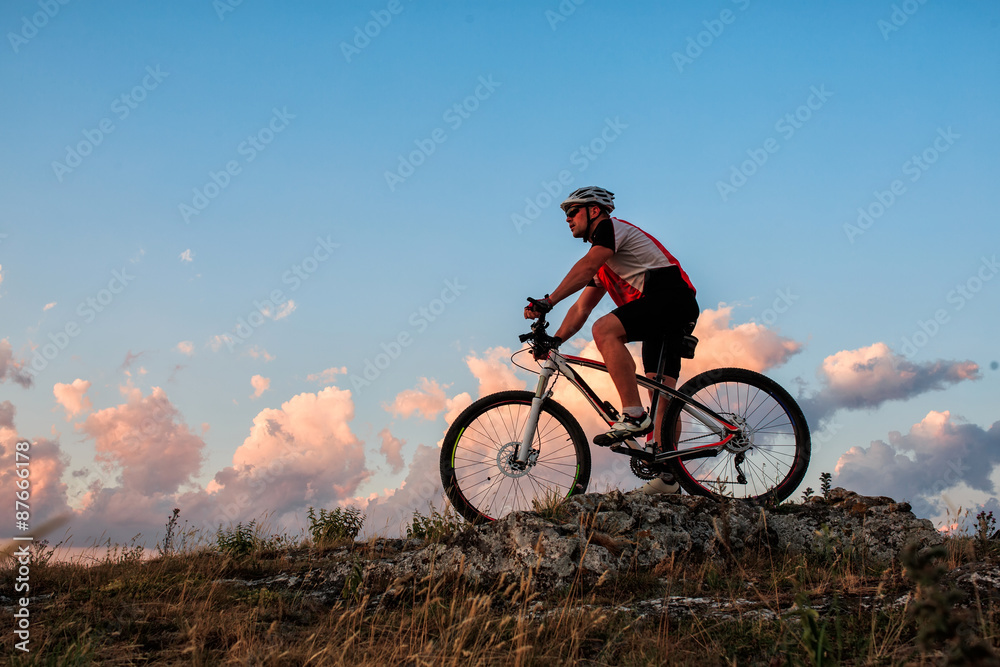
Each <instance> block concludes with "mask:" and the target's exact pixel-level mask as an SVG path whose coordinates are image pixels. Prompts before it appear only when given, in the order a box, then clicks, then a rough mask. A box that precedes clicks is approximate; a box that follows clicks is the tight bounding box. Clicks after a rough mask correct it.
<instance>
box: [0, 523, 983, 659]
mask: <svg viewBox="0 0 1000 667" xmlns="http://www.w3.org/2000/svg"><path fill="white" fill-rule="evenodd" d="M594 535H598V537H597V538H596V539H595V543H597V542H599V541H603V542H608V541H613V540H615V539H620V538H619V537H618V536H608V535H604V534H600V533H596V532H595V533H594ZM963 540H964V541H963ZM124 553H127V552H126V550H124V549H122V550H116V551H115V552H114V555H113V556H111V555H109V556H108V557H106V558H105V559H103V561H102V562H99V563H97V564H89V565H84V564H66V563H55V562H48V563H43V562H38V563H36V564H35V566H33V569H32V573H31V576H32V580H31V581H32V593H33V594H35V595H36V597H35V598H34V599H33V601H32V604H31V621H32V625H31V632H32V635H31V647H32V652H31V653H30V654H23V653H21V652H19V651H16V650H15V649H14V647H13V644H14V641H15V638H14V637H13V636H12V635H11V634H9V633H5V635H4V636H3V639H2V640H0V646H2V648H3V650H4V652H5V653H6V654H7V655H8V656H11V658H10V663H11V664H13V665H34V664H58V665H85V664H93V663H100V664H109V665H133V664H194V665H218V664H256V665H369V664H371V665H397V664H399V665H463V666H465V665H505V666H511V667H513V666H520V665H574V664H587V665H647V664H677V665H734V664H739V665H816V664H838V663H839V664H866V665H867V664H873V665H876V664H878V665H881V664H884V665H895V664H928V665H930V664H943V660H944V656H945V652H946V651H947V650H952V649H953V648H954V646H956V645H957V644H956V643H955V642H957V641H958V639H952V640H948V641H951V643H950V644H948V643H946V642H944V641H943V642H942V644H941V646H940V647H938V648H935V647H933V646H932V647H920V646H918V644H917V639H916V638H917V634H918V632H917V631H918V628H917V625H916V623H915V621H914V619H913V618H912V615H911V614H910V613H909V611H908V610H907V608H906V606H905V605H896V606H893V605H892V604H891V603H892V602H894V601H896V600H898V599H900V598H901V597H904V596H905V595H906V594H907V593H910V592H914V591H916V593H917V594H918V595H920V594H924V593H926V591H923V592H922V589H917V588H916V587H915V585H914V583H913V581H911V580H910V579H909V578H908V577H907V576H906V574H905V573H904V571H903V569H902V567H901V566H900V565H895V566H892V567H888V568H886V567H882V566H879V565H877V564H873V563H869V562H866V561H865V560H864V558H863V557H862V556H861V555H852V554H847V555H845V554H821V555H815V556H811V557H804V556H789V555H785V554H779V553H775V552H772V551H770V550H768V549H767V548H766V547H761V548H760V549H759V550H756V551H753V550H751V551H750V552H749V553H747V552H743V553H742V554H740V555H739V556H736V555H733V554H728V555H726V556H725V557H724V558H723V559H720V560H717V561H711V560H708V561H697V560H692V559H688V558H684V557H681V556H672V557H670V558H668V559H665V560H664V561H663V562H661V563H660V564H659V565H658V566H657V567H655V568H653V569H652V570H651V571H639V570H635V569H633V570H631V571H629V572H627V573H625V574H621V575H619V576H614V577H611V576H605V577H601V578H600V580H599V581H598V583H597V584H596V585H584V584H583V583H582V582H581V581H580V580H576V581H573V582H570V583H569V584H568V585H567V586H566V587H565V588H563V589H559V590H551V591H545V592H544V593H540V592H538V591H536V590H535V587H534V586H533V579H532V577H533V574H534V573H532V572H530V571H529V572H524V573H523V575H522V576H520V577H518V578H517V579H511V578H502V579H501V580H499V581H493V582H491V583H490V584H489V585H481V586H474V585H472V584H469V583H467V582H466V580H465V578H463V577H462V573H461V572H441V571H436V572H432V573H431V574H430V575H428V576H426V577H424V578H423V579H420V580H417V579H415V578H402V579H400V580H397V581H376V580H374V579H372V580H366V579H365V575H364V569H363V567H360V566H359V567H358V568H357V570H356V574H357V581H356V582H355V585H354V586H348V585H346V584H345V585H344V586H341V587H338V588H336V590H334V591H333V592H332V593H331V591H330V590H329V589H328V590H326V591H325V596H321V595H316V593H317V589H316V588H310V587H307V586H301V585H300V586H279V585H270V586H268V585H247V583H245V582H251V583H253V584H257V583H259V582H261V581H263V580H267V579H268V578H270V577H274V576H275V575H278V574H283V575H297V576H300V577H301V576H302V575H304V574H306V573H307V572H309V571H313V572H316V571H330V570H331V569H332V568H334V567H335V566H336V564H337V563H338V562H352V563H357V564H361V565H363V564H364V563H365V562H368V561H370V560H373V559H375V558H376V549H375V543H374V541H369V542H367V543H357V544H353V545H351V546H349V547H345V546H341V547H339V548H324V549H318V548H313V547H309V546H302V545H299V546H296V547H293V548H286V549H270V550H261V551H258V552H255V553H253V554H250V555H248V556H245V557H240V558H232V557H226V556H224V555H222V554H221V553H219V552H217V551H212V550H202V551H200V552H196V553H182V554H176V555H170V556H166V557H161V558H157V559H154V560H151V561H149V560H147V561H142V560H139V559H136V558H130V557H125V556H123V555H122V554H124ZM947 553H948V555H947V557H946V558H945V562H944V565H946V566H948V567H952V566H954V565H961V564H963V563H967V562H970V561H971V560H972V559H973V558H977V559H978V560H980V561H982V560H987V561H990V562H997V560H998V559H997V554H996V553H995V552H989V551H987V552H985V553H976V547H975V544H973V542H972V539H971V538H955V539H952V540H950V541H949V544H948V552H947ZM109 554H110V552H109ZM13 577H14V574H13V570H11V568H10V567H9V565H8V566H5V568H4V569H3V571H2V572H0V585H2V590H4V591H10V590H12V588H13ZM680 596H684V597H686V598H711V599H712V600H715V601H716V602H717V603H719V604H722V605H729V607H728V608H729V609H731V611H730V612H727V613H728V617H723V616H722V615H721V614H715V613H713V614H708V613H695V614H693V615H690V614H685V613H683V609H682V606H683V604H685V603H684V602H683V600H682V599H681V597H680ZM643 604H645V605H646V606H642V605H643ZM657 605H659V606H657ZM747 605H749V606H747ZM651 610H652V611H651ZM962 613H963V614H966V616H967V617H968V622H967V623H966V626H965V627H966V629H967V630H968V632H969V633H971V634H972V635H975V636H976V637H978V638H981V639H982V640H984V641H985V643H986V644H988V645H990V646H993V647H996V646H997V643H998V640H1000V632H998V628H1000V626H998V620H1000V619H998V614H997V609H996V606H995V604H994V602H993V601H991V600H986V599H973V600H968V601H966V602H965V603H963V609H962ZM949 647H951V648H949ZM984 664H985V663H984Z"/></svg>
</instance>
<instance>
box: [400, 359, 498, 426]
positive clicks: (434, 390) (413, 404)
mask: <svg viewBox="0 0 1000 667" xmlns="http://www.w3.org/2000/svg"><path fill="white" fill-rule="evenodd" d="M475 365H476V368H477V370H479V371H480V372H482V373H486V375H484V376H483V378H484V379H485V381H487V382H490V383H492V382H497V381H503V378H490V377H489V373H491V372H494V371H495V370H496V367H494V366H491V365H489V364H475ZM500 374H501V375H503V374H504V373H503V371H501V372H500ZM480 381H481V382H482V381H483V379H480ZM445 388H446V387H442V386H441V385H439V384H438V383H437V381H435V380H428V379H427V378H420V385H419V388H417V389H405V390H403V391H401V392H400V393H399V394H398V395H397V396H396V399H395V400H394V401H393V402H392V405H385V404H383V407H384V408H385V409H386V410H387V411H388V412H389V413H391V414H392V416H393V417H402V418H403V419H409V418H410V417H413V416H414V415H418V416H419V417H421V418H422V419H427V420H432V419H437V417H438V415H440V414H441V413H442V412H445V413H446V420H447V421H448V422H451V420H452V419H454V417H455V416H457V415H458V413H459V412H461V411H462V410H464V409H465V408H466V406H468V405H469V404H470V403H471V402H472V397H470V396H469V394H468V393H466V392H462V393H461V394H458V395H457V396H454V397H452V398H448V397H447V396H446V395H445V392H444V390H445Z"/></svg>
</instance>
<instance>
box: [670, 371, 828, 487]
mask: <svg viewBox="0 0 1000 667" xmlns="http://www.w3.org/2000/svg"><path fill="white" fill-rule="evenodd" d="M680 392H681V393H682V394H685V395H687V396H690V397H692V398H693V399H694V400H696V401H698V402H699V403H701V404H702V405H704V406H705V407H707V408H711V409H712V410H714V411H715V412H716V413H717V414H718V415H719V416H720V417H722V418H724V419H727V420H730V422H731V423H733V424H734V425H736V426H739V427H740V434H739V435H738V436H737V437H735V438H733V439H732V440H731V441H730V443H729V444H728V445H727V446H726V448H725V449H723V450H722V451H721V452H720V453H719V454H718V455H717V456H714V457H711V458H695V459H688V460H685V461H681V460H674V461H673V462H672V463H671V466H670V467H671V472H673V473H674V475H675V476H676V477H677V481H678V483H680V485H681V486H682V487H683V488H684V490H685V491H687V492H688V493H691V494H694V495H701V496H715V497H726V498H744V499H748V500H760V501H765V502H780V501H782V500H784V499H785V498H787V497H788V496H790V495H791V494H792V493H793V492H794V491H795V488H796V487H797V486H798V485H799V484H800V483H801V482H802V478H803V477H805V474H806V469H807V468H808V467H809V452H810V443H809V426H808V425H807V424H806V419H805V417H804V416H803V414H802V410H800V409H799V406H798V405H797V404H796V403H795V401H794V400H793V399H792V397H791V396H790V395H789V394H788V392H787V391H785V390H784V389H782V387H781V386H780V385H779V384H777V383H776V382H774V380H771V379H769V378H767V377H764V376H763V375H761V374H760V373H755V372H753V371H748V370H745V369H742V368H720V369H717V370H712V371H706V372H704V373H701V374H699V375H696V376H695V377H693V378H691V379H690V380H688V381H687V382H685V383H684V386H683V387H681V388H680ZM683 408H684V404H683V403H682V402H681V401H679V400H673V401H671V403H670V406H669V407H668V409H667V410H666V413H665V414H664V417H663V427H662V430H661V433H662V434H663V436H662V437H663V440H664V441H665V442H666V443H667V446H666V450H667V451H678V450H687V449H691V448H694V447H699V446H704V445H709V444H712V443H714V442H718V441H719V437H718V435H717V434H716V433H715V432H714V431H712V430H711V429H709V428H708V427H707V426H705V424H703V423H702V422H701V421H699V420H698V419H696V418H695V417H694V416H693V415H692V414H691V413H690V412H688V411H686V410H684V409H683Z"/></svg>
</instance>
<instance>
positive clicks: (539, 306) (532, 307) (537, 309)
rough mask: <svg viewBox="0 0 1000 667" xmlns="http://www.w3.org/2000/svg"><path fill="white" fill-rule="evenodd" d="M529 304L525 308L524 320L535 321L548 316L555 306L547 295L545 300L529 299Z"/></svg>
mask: <svg viewBox="0 0 1000 667" xmlns="http://www.w3.org/2000/svg"><path fill="white" fill-rule="evenodd" d="M528 301H529V303H528V305H527V306H525V307H524V319H526V320H534V319H537V318H539V317H541V316H542V315H544V314H546V313H547V312H549V311H550V310H552V307H553V306H554V305H555V304H554V303H552V299H550V298H549V295H548V294H546V295H545V298H544V299H531V298H529V299H528Z"/></svg>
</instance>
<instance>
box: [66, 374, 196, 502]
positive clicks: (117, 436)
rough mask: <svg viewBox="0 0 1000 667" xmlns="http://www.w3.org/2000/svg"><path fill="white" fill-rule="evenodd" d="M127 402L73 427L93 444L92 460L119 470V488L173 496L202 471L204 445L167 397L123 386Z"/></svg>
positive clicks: (161, 392) (154, 389) (106, 409)
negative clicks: (95, 458) (95, 456)
mask: <svg viewBox="0 0 1000 667" xmlns="http://www.w3.org/2000/svg"><path fill="white" fill-rule="evenodd" d="M124 393H125V394H126V396H127V402H126V403H124V404H121V405H118V406H116V407H113V408H105V409H104V410H100V411H98V412H95V413H94V414H92V415H90V416H89V417H87V420H86V421H85V422H84V423H83V424H81V425H80V426H78V427H77V428H78V429H79V430H80V431H81V432H83V433H84V434H86V435H87V436H88V437H90V438H92V439H93V440H94V441H95V447H96V449H97V460H98V461H101V462H104V463H107V464H109V465H110V466H112V467H115V468H118V469H119V470H120V471H121V475H120V477H121V486H122V488H123V489H125V490H129V491H135V492H138V493H142V494H156V493H173V492H176V491H177V490H178V489H179V488H180V486H181V485H182V484H186V483H188V482H190V480H191V478H192V477H193V476H194V475H196V474H197V473H198V471H199V469H200V468H201V462H202V455H203V451H204V448H205V443H204V442H203V441H202V439H201V438H200V437H198V436H197V435H195V434H194V433H192V432H191V430H190V429H189V428H188V426H187V424H185V423H184V420H183V418H182V417H181V415H180V413H179V412H178V411H177V409H176V408H175V407H174V406H173V405H172V404H171V403H170V400H169V399H168V398H167V395H166V393H165V392H164V391H163V389H161V388H159V387H154V388H153V391H152V393H151V394H150V395H149V396H143V395H142V392H141V391H140V390H139V389H136V388H134V387H131V388H125V389H124Z"/></svg>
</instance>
